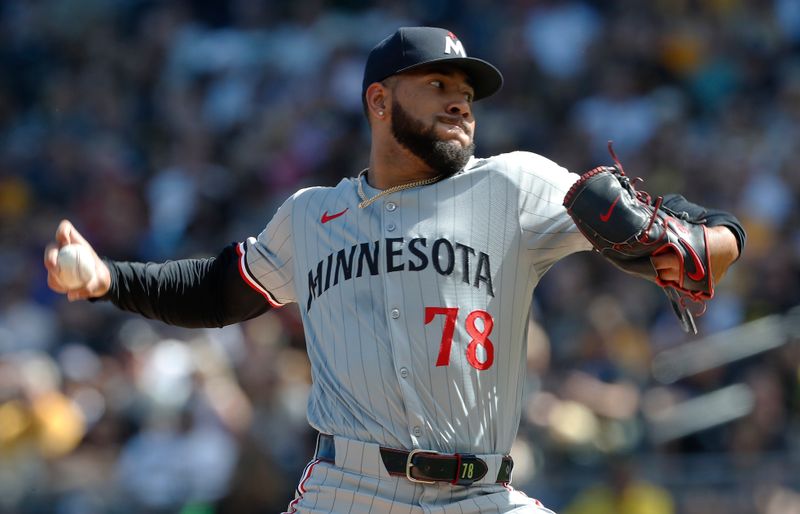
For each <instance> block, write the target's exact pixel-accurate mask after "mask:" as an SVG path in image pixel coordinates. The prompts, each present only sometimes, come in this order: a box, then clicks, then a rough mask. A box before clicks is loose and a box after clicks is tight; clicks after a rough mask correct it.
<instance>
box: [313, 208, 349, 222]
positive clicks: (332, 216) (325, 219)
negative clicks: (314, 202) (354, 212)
mask: <svg viewBox="0 0 800 514" xmlns="http://www.w3.org/2000/svg"><path fill="white" fill-rule="evenodd" d="M349 209H350V208H349V207H347V208H345V210H343V211H342V212H337V213H335V214H330V215H329V214H328V211H325V212H323V213H322V218H320V221H321V222H322V223H327V222H329V221H330V220H335V219H336V218H338V217H339V216H341V215H343V214H344V213H346V212H347V211H348V210H349Z"/></svg>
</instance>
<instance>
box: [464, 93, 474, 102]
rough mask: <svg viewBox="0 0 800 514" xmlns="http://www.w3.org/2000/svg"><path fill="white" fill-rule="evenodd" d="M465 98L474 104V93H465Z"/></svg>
mask: <svg viewBox="0 0 800 514" xmlns="http://www.w3.org/2000/svg"><path fill="white" fill-rule="evenodd" d="M464 98H466V99H467V102H469V103H472V98H473V95H472V93H464Z"/></svg>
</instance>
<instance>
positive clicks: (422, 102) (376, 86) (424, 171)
mask: <svg viewBox="0 0 800 514" xmlns="http://www.w3.org/2000/svg"><path fill="white" fill-rule="evenodd" d="M472 97H473V89H472V86H470V84H469V80H468V77H467V75H466V74H465V73H464V72H463V71H461V70H460V69H458V68H456V67H453V66H443V65H436V64H434V65H430V66H425V67H422V68H419V69H417V70H414V71H411V72H405V73H400V74H397V75H394V76H392V77H390V78H388V79H386V80H384V81H383V82H382V83H378V82H376V83H373V84H371V85H370V86H369V87H368V88H367V91H366V103H367V111H368V113H367V115H368V116H369V120H370V126H371V128H372V146H371V151H370V160H369V172H368V175H367V180H368V181H369V183H370V185H372V186H373V187H375V188H378V189H387V188H389V187H392V186H395V185H400V184H407V183H409V182H413V181H415V180H421V179H425V178H429V177H434V176H437V175H438V174H439V173H438V172H437V171H436V170H434V169H432V168H431V167H430V166H429V165H428V164H427V163H426V162H425V161H424V160H422V159H420V158H419V157H418V156H416V155H415V154H414V153H412V152H411V151H409V150H408V149H407V148H405V147H404V146H402V145H401V144H399V143H398V142H397V140H396V139H395V137H394V136H393V134H392V131H391V120H392V107H393V105H395V104H396V103H397V102H399V103H400V104H402V106H403V108H404V109H405V111H406V113H407V114H408V115H410V116H411V117H412V118H414V119H415V120H417V121H419V122H422V123H423V125H424V126H425V127H434V129H435V134H436V135H437V136H438V137H439V139H440V140H442V141H450V142H452V144H454V145H460V146H461V147H464V148H465V147H467V146H468V145H469V144H471V143H472V141H473V137H474V135H475V117H474V116H473V112H472ZM67 244H81V245H84V246H86V247H88V248H89V249H90V250H91V251H92V254H93V255H94V258H95V271H96V277H95V279H93V280H92V282H90V283H89V284H88V285H87V286H86V287H84V288H81V289H75V290H67V288H66V287H64V286H63V285H62V284H61V283H60V282H59V281H58V277H57V272H56V259H57V256H58V249H59V248H61V247H62V246H65V245H67ZM708 247H709V252H710V255H711V271H712V275H713V277H714V281H715V282H718V281H719V280H720V279H722V277H723V276H724V275H725V273H726V272H727V270H728V268H729V267H730V265H731V264H733V262H734V261H735V260H736V259H737V258H738V256H739V250H738V247H737V244H736V238H735V237H734V235H733V233H732V232H731V231H730V230H728V229H727V228H726V227H711V228H708ZM651 261H652V263H653V266H654V267H655V269H656V270H657V272H658V276H659V277H660V278H661V280H664V281H677V280H678V277H679V276H680V265H679V264H680V261H679V259H678V256H677V255H676V254H674V253H666V254H662V255H659V256H657V257H653V258H652V259H651ZM44 265H45V268H46V269H47V272H48V274H47V283H48V285H49V286H50V288H51V289H52V290H53V291H56V292H58V293H65V294H66V295H67V298H68V299H69V300H70V301H75V300H81V299H86V298H93V297H100V296H103V295H104V294H106V293H107V292H108V290H109V288H110V287H111V275H110V273H109V270H108V267H107V266H106V265H105V263H104V262H103V261H102V260H101V259H100V258H99V257H98V256H97V254H96V253H95V252H94V249H93V248H92V247H91V245H90V244H89V243H88V242H87V241H86V240H85V239H84V238H83V236H81V234H80V233H79V232H78V231H77V230H76V229H75V227H74V226H73V225H72V223H70V222H69V221H68V220H63V221H62V222H61V223H60V224H59V226H58V229H57V230H56V233H55V236H54V240H53V241H52V242H51V243H50V244H49V245H48V246H47V248H46V249H45V252H44Z"/></svg>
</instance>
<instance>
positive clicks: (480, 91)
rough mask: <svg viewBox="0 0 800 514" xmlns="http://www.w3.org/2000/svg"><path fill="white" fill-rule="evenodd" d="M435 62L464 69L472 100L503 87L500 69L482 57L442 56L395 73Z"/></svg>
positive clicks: (484, 96)
mask: <svg viewBox="0 0 800 514" xmlns="http://www.w3.org/2000/svg"><path fill="white" fill-rule="evenodd" d="M436 64H446V65H452V66H456V67H458V68H460V69H462V70H464V72H465V73H466V74H467V76H468V77H469V81H470V85H471V86H472V89H473V90H474V91H475V96H474V98H473V99H474V100H480V99H482V98H486V97H487V96H491V95H493V94H495V93H497V91H499V90H500V88H501V87H503V75H502V74H501V73H500V70H498V69H497V68H495V67H494V66H492V65H491V64H489V63H488V62H486V61H484V60H483V59H477V58H475V57H444V58H442V59H432V60H430V61H425V62H421V63H417V64H415V65H413V66H408V67H407V68H403V69H402V70H398V71H397V72H396V73H403V72H406V71H412V70H416V69H418V68H424V67H426V66H431V65H436Z"/></svg>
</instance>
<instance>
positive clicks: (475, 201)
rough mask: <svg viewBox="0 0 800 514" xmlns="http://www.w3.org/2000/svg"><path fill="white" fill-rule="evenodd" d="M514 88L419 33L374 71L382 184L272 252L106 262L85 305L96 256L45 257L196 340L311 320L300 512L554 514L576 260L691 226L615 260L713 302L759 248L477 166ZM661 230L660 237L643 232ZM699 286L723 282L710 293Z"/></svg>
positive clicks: (368, 97)
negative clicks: (255, 322) (549, 481)
mask: <svg viewBox="0 0 800 514" xmlns="http://www.w3.org/2000/svg"><path fill="white" fill-rule="evenodd" d="M501 85H502V76H501V74H500V72H499V71H498V70H497V69H496V68H495V67H494V66H492V65H491V64H489V63H488V62H486V61H483V60H480V59H476V58H473V57H468V56H467V53H466V50H465V47H464V44H463V43H462V42H461V41H460V40H459V39H458V38H457V37H456V36H455V35H454V34H453V33H452V32H449V31H447V30H444V29H440V28H432V27H407V28H401V29H399V30H398V31H397V32H395V33H394V34H392V35H391V36H389V37H387V38H386V39H385V40H383V41H382V42H381V43H379V44H378V45H377V46H376V47H375V48H374V49H373V50H372V52H371V53H370V55H369V57H368V60H367V63H366V67H365V70H364V79H363V95H362V99H363V103H364V110H365V114H366V116H367V119H368V121H369V124H370V127H371V132H372V146H371V152H370V158H369V163H368V164H369V165H368V167H367V168H366V169H364V170H363V171H361V172H360V173H358V172H357V169H356V170H352V172H351V173H350V174H352V175H354V176H353V177H350V178H344V179H342V181H341V182H339V184H338V185H336V186H335V187H312V188H308V189H303V190H301V191H298V192H297V193H295V194H294V195H292V196H291V197H290V198H288V199H287V200H286V201H285V202H284V203H283V205H282V206H281V207H280V208H279V209H278V210H277V212H276V213H275V215H274V217H273V218H272V219H271V220H270V221H269V222H268V223H267V224H266V227H265V228H264V230H263V231H262V232H261V233H260V234H258V235H257V236H255V237H250V238H247V239H246V240H244V241H241V242H239V243H237V244H232V245H230V246H228V247H226V248H224V249H223V250H222V251H221V252H220V253H219V255H217V256H216V257H213V258H208V259H187V260H177V261H171V262H167V263H161V264H158V263H138V262H118V261H113V260H109V259H101V258H99V257H98V256H97V254H96V253H94V251H93V250H92V255H93V256H94V260H95V263H94V265H95V271H96V273H95V274H94V277H93V278H92V279H91V280H90V281H89V282H88V283H86V284H84V285H83V286H82V287H80V288H74V289H70V290H68V289H67V288H65V287H64V285H63V284H62V283H61V282H60V281H59V275H58V268H57V254H58V249H59V248H60V247H62V246H65V245H67V244H80V245H84V246H86V247H87V248H90V249H91V247H90V246H89V244H88V243H87V242H86V241H85V240H84V239H83V238H82V237H81V235H80V234H79V233H78V232H77V230H76V229H75V228H74V227H73V226H72V225H71V224H70V223H69V222H68V221H64V222H62V223H61V225H60V226H59V228H58V230H57V232H56V236H55V241H54V242H53V243H51V244H50V245H49V246H48V248H47V250H46V251H45V265H46V267H47V269H48V271H49V276H48V280H49V284H50V287H52V288H53V289H54V290H55V291H58V292H62V293H66V294H67V295H68V296H69V298H70V299H72V300H75V299H85V298H99V299H101V300H107V301H110V302H112V303H113V304H114V305H116V306H118V307H119V308H122V309H125V310H127V311H131V312H136V313H139V314H141V315H144V316H146V317H148V318H154V319H159V320H162V321H164V322H166V323H170V324H174V325H180V326H186V327H219V326H223V325H227V324H231V323H236V322H239V321H242V320H246V319H250V318H252V317H254V316H258V315H260V314H262V313H263V312H265V311H267V310H268V309H272V308H279V307H281V306H282V305H285V304H287V303H290V302H294V303H297V304H298V306H299V308H300V312H301V315H302V320H303V324H304V327H305V336H306V340H307V347H308V356H309V359H310V362H311V367H312V372H313V387H312V391H311V395H310V398H309V403H308V421H309V423H310V424H311V425H312V426H313V427H314V428H315V429H316V430H317V431H318V432H319V437H318V444H317V449H316V452H315V455H314V456H313V458H312V460H311V461H310V462H309V464H308V466H307V467H306V469H305V471H304V472H303V474H302V476H301V477H299V484H298V487H297V491H296V494H295V498H294V500H293V501H292V502H291V503H290V504H289V505H288V508H287V512H290V513H295V512H297V513H331V512H332V513H350V512H359V513H390V512H403V513H409V512H410V513H414V514H422V513H426V514H455V513H458V514H467V513H485V512H498V513H511V512H520V513H521V512H541V513H546V512H551V511H549V510H548V509H546V508H545V507H544V506H542V505H541V503H540V502H538V501H537V500H535V499H532V498H529V497H527V496H526V495H524V494H523V493H521V492H519V491H517V490H515V489H514V488H513V487H512V486H511V477H512V469H513V462H512V459H511V457H509V451H510V449H511V444H512V442H513V441H514V438H515V435H516V432H517V427H518V424H519V419H520V413H521V410H522V392H523V380H524V377H525V355H526V348H525V329H526V325H527V319H528V313H529V310H530V305H531V301H532V293H533V290H534V287H536V284H537V283H538V282H539V280H540V279H541V277H542V276H543V275H544V274H545V273H546V272H547V270H548V269H549V268H550V267H551V266H552V265H553V264H555V263H556V262H557V261H558V260H559V259H561V258H563V257H565V256H567V255H569V254H571V253H573V252H578V251H583V250H591V249H593V248H598V249H600V243H601V242H604V241H608V240H612V239H614V238H613V237H612V236H615V234H616V232H620V231H622V232H624V231H626V230H627V231H631V230H633V232H634V234H633V236H634V238H633V239H635V240H636V241H638V242H639V243H642V244H644V243H648V244H649V243H651V242H652V241H649V240H648V241H644V242H642V238H641V237H639V238H638V239H636V237H635V236H639V235H640V233H641V232H642V231H644V230H645V229H647V230H648V231H649V232H648V234H650V233H652V235H651V237H652V239H657V238H659V237H661V236H660V235H659V234H660V233H657V231H655V229H654V228H653V226H652V225H655V226H656V227H664V226H666V225H669V226H670V227H672V225H675V226H677V224H681V225H682V226H687V227H690V228H691V230H695V229H696V230H700V231H701V232H702V235H701V236H700V237H698V238H693V239H691V240H688V239H687V241H689V242H688V243H686V244H688V245H694V246H688V247H687V246H685V245H684V243H683V242H681V241H683V240H682V239H681V238H680V235H681V234H682V233H683V232H681V231H680V230H682V229H678V228H675V229H672V232H674V233H676V234H677V236H676V235H672V239H669V238H668V237H666V236H664V237H662V238H661V239H660V242H661V243H660V244H655V243H653V244H651V245H650V246H649V247H648V249H646V250H643V251H639V252H638V253H636V254H635V255H633V254H625V255H624V256H623V258H619V255H617V254H615V255H613V256H612V255H608V252H603V255H606V256H608V257H610V258H611V257H614V258H616V262H617V263H620V262H621V263H622V266H623V267H624V269H626V270H628V271H630V272H632V273H633V272H636V273H638V274H640V275H644V276H648V274H647V273H642V272H641V270H642V267H643V266H644V267H645V268H647V269H649V270H650V273H649V275H650V276H649V277H648V278H651V279H652V280H654V281H655V282H657V283H658V284H659V285H661V286H662V287H665V288H673V289H675V290H676V291H683V290H686V291H693V290H695V289H697V290H699V289H701V288H703V287H705V289H706V290H709V285H710V284H713V282H714V280H719V278H720V277H721V276H722V275H723V274H724V273H725V271H726V270H727V268H728V267H729V266H730V264H731V263H732V262H733V261H734V260H735V259H736V258H737V257H738V255H739V253H740V251H741V248H742V246H743V244H744V240H745V235H744V231H743V230H742V227H741V225H740V224H739V222H738V221H737V220H736V219H735V218H734V217H733V216H732V215H730V214H727V213H724V212H721V211H714V210H710V209H705V208H702V207H700V206H697V205H694V204H692V203H690V202H688V201H686V200H685V199H684V198H683V197H680V196H676V195H671V196H667V197H664V198H663V199H659V201H658V202H653V201H644V200H647V199H641V198H640V197H641V195H639V197H637V196H636V194H635V191H634V192H633V193H630V195H632V198H634V199H636V198H640V200H641V201H640V202H639V203H638V204H636V203H634V200H631V199H630V198H629V197H628V196H626V197H622V196H621V195H622V192H623V190H624V191H628V189H625V188H623V187H621V186H618V187H617V188H616V189H615V188H614V187H612V186H611V185H610V183H609V182H607V181H600V182H599V183H596V182H597V181H595V180H591V178H592V177H595V176H596V175H598V174H599V173H595V174H594V175H592V176H591V177H588V178H587V177H584V178H579V176H578V175H577V174H573V173H570V172H568V171H567V170H565V169H564V168H562V167H560V166H558V165H557V164H556V163H554V162H552V161H550V160H548V159H546V158H544V157H542V156H539V155H536V154H533V153H529V152H513V153H507V154H503V155H497V156H494V157H486V158H481V157H476V156H474V155H473V149H474V143H473V136H474V132H475V125H476V122H475V118H474V116H473V110H472V107H473V102H474V101H477V100H480V99H482V98H485V97H487V96H489V95H491V94H493V93H495V92H496V91H497V90H498V89H499V88H500V87H501ZM620 168H621V167H620ZM614 169H616V168H614ZM607 171H608V173H609V174H610V175H611V176H613V177H619V176H620V174H619V173H617V174H614V173H611V171H610V170H607ZM618 183H619V184H621V182H619V181H618ZM574 185H575V186H576V187H575V188H573V186H574ZM598 190H600V191H599V192H598ZM568 193H570V195H568ZM617 193H619V194H620V198H622V200H620V199H618V198H616V196H615V195H616V194H617ZM565 199H567V200H569V201H568V202H567V207H565V205H564V204H565ZM612 203H613V204H614V205H613V206H612V205H611V204H612ZM665 209H668V210H665ZM631 212H633V213H634V214H636V215H635V216H633V215H631V214H630V213H631ZM665 213H666V214H665ZM651 216H652V218H653V221H652V224H651V226H649V227H647V226H638V225H636V223H639V225H642V224H644V225H646V224H647V223H650V222H651ZM584 217H585V218H589V219H590V221H589V222H585V221H581V220H583V219H584ZM595 217H597V219H599V220H601V221H600V222H599V224H598V223H595ZM573 218H574V219H573ZM667 218H669V219H670V220H675V221H674V222H673V221H669V222H667V221H665V220H666V219H667ZM603 219H604V220H605V221H602V220H603ZM623 222H624V227H623V229H620V226H621V225H620V224H621V223H623ZM587 226H591V227H592V230H591V231H590V230H587V229H586V227H587ZM604 226H608V227H609V230H610V232H609V233H604V228H603V227H604ZM632 227H633V228H632ZM696 227H700V228H699V229H697V228H696ZM662 232H669V230H663V231H662ZM698 233H699V232H698ZM626 234H627V232H626ZM590 236H591V237H590ZM626 237H627V239H624V241H627V243H628V244H629V245H631V244H633V243H634V242H636V241H634V240H632V239H631V237H629V235H628V236H626ZM616 243H619V241H614V244H616ZM618 249H619V248H618ZM694 255H697V256H699V257H698V258H699V260H697V261H695V260H693V257H692V256H694ZM687 256H690V257H692V258H691V259H690V258H689V257H687ZM689 261H691V262H690V263H691V264H693V265H694V264H696V265H697V266H699V268H698V267H692V266H689V265H687V262H689ZM697 263H699V264H697ZM701 268H702V269H701ZM687 273H688V274H692V276H694V277H697V276H699V274H701V273H702V274H704V275H703V276H704V277H705V278H706V280H705V281H704V282H703V283H702V284H700V285H694V284H697V283H698V281H695V282H687V281H684V280H683V276H684V275H685V274H687ZM678 286H680V287H679V288H678ZM687 294H688V293H687ZM707 296H708V297H710V295H707ZM697 297H698V298H705V297H704V296H703V295H702V294H700V295H699V296H697Z"/></svg>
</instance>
